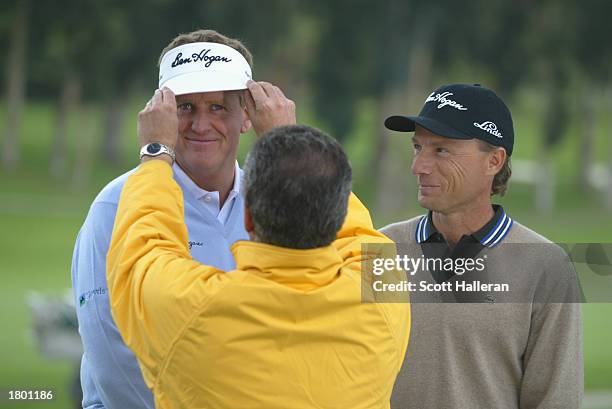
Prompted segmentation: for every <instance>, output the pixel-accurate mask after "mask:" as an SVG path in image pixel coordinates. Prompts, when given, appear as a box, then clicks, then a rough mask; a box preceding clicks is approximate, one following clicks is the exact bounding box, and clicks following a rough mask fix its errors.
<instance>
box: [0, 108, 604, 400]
mask: <svg viewBox="0 0 612 409" xmlns="http://www.w3.org/2000/svg"><path fill="white" fill-rule="evenodd" d="M527 99H528V98H527ZM142 100H143V101H144V98H143V99H142ZM140 103H141V102H140V100H135V101H132V102H131V103H130V105H129V106H130V108H129V112H128V113H127V114H126V122H125V124H124V134H125V136H124V138H123V139H122V147H123V150H124V154H123V158H124V160H123V161H122V162H121V164H120V165H116V166H111V165H108V164H106V163H104V162H102V161H100V160H99V159H96V160H95V163H93V164H92V167H91V175H90V177H89V182H88V183H87V184H86V185H85V186H81V187H77V186H75V185H73V184H72V182H71V180H72V175H71V169H72V166H73V164H74V161H75V155H76V153H75V152H76V144H77V142H79V139H78V138H81V137H89V138H92V140H91V141H89V142H88V143H90V144H91V146H92V148H95V147H96V146H97V145H99V144H98V143H94V141H95V140H99V138H100V135H99V134H100V129H102V126H101V123H100V119H101V115H100V114H99V111H98V110H97V109H96V107H90V108H88V109H89V110H90V111H89V114H88V116H87V118H86V119H80V122H77V121H76V120H75V119H74V118H72V119H71V121H70V125H69V131H70V137H69V138H68V152H69V158H68V159H69V161H68V172H67V174H66V176H65V177H64V178H60V179H58V180H56V179H53V178H51V177H50V176H49V174H48V173H49V172H48V168H49V155H48V152H49V151H50V149H51V146H52V143H51V135H52V131H51V129H52V126H53V123H54V117H53V115H54V111H53V109H52V107H51V106H50V105H49V104H44V103H40V104H33V105H31V106H28V108H27V109H26V110H25V112H24V125H23V139H22V141H21V146H22V166H21V167H20V169H19V171H18V172H17V173H14V174H6V173H2V171H0V226H1V227H2V232H3V234H2V235H0V254H1V261H2V263H0V276H1V277H2V278H3V285H2V287H1V288H0V316H1V317H2V324H3V331H2V335H0V351H1V352H0V353H1V354H2V355H1V356H2V360H1V361H0V362H1V365H0V390H3V389H6V388H15V387H18V388H27V389H32V388H52V389H54V390H55V393H56V399H55V400H54V402H50V403H40V402H39V403H35V404H28V403H17V404H14V405H12V406H10V405H9V404H8V403H6V402H5V401H3V400H2V399H3V398H2V397H0V407H2V408H12V407H15V408H67V407H69V403H68V392H67V390H68V384H69V382H70V376H72V374H73V373H74V367H73V364H71V363H67V362H50V361H47V360H45V359H43V358H42V357H41V356H40V354H39V352H38V351H37V349H36V346H35V345H34V344H33V342H32V340H31V339H30V336H29V330H30V325H31V322H30V315H29V312H28V310H27V307H26V304H25V296H26V294H27V292H28V291H29V290H37V291H42V292H46V293H59V292H63V291H64V290H65V289H67V288H69V286H70V261H71V256H72V247H73V243H74V239H75V237H76V234H77V231H78V229H79V227H80V225H81V223H82V221H83V219H84V218H85V215H86V212H87V209H88V206H89V204H90V202H91V201H92V200H93V198H94V197H95V194H96V193H97V192H98V191H99V190H100V189H101V188H102V186H104V185H105V184H106V183H107V182H108V181H109V180H111V179H112V178H114V177H115V176H117V175H119V174H120V173H122V172H123V171H125V170H127V169H129V168H131V167H132V166H134V165H135V164H136V163H137V158H136V153H135V152H136V151H137V150H136V148H135V146H136V143H135V121H134V118H135V115H136V112H137V111H138V109H139V105H140ZM533 106H537V101H535V102H534V101H531V100H527V101H526V102H525V105H524V106H522V107H521V108H520V109H517V110H516V113H515V121H516V123H517V124H519V125H517V144H519V143H520V145H518V146H520V148H517V150H516V155H517V156H516V157H522V158H531V159H535V158H537V156H536V153H535V152H536V149H537V146H538V142H537V141H538V140H537V124H538V122H537V120H538V117H537V116H538V111H537V110H532V109H531V108H533ZM0 108H3V107H2V105H1V104H0ZM2 111H3V110H0V112H2ZM376 112H377V110H376V109H375V104H374V103H373V102H372V101H366V102H364V104H363V106H362V108H361V109H360V114H359V115H358V125H357V126H356V127H355V131H354V132H353V134H352V135H351V136H350V138H349V140H348V141H347V142H346V143H345V146H346V148H347V151H348V152H349V156H350V158H351V162H352V164H353V168H354V175H355V182H354V184H355V190H356V191H357V192H358V193H359V194H360V196H361V197H362V199H363V200H364V201H365V202H366V203H371V202H372V201H373V194H374V189H373V185H374V183H375V181H373V180H372V179H371V170H370V168H369V167H370V159H371V154H372V152H373V150H374V147H375V144H374V142H375V139H374V137H373V135H374V130H375V129H376V120H377V119H376ZM299 118H300V119H301V122H306V123H312V121H311V119H312V118H311V117H310V114H309V112H308V111H307V110H304V112H303V113H301V114H300V115H299ZM3 120H4V118H0V129H3ZM606 120H607V121H608V122H609V119H608V118H605V120H604V121H602V123H601V124H600V126H599V127H598V131H597V148H598V149H597V157H598V160H600V161H601V160H603V159H604V158H605V156H602V152H609V143H610V140H609V138H606V137H605V133H604V130H605V128H606V127H608V126H609V124H608V122H606ZM83 123H85V124H86V125H87V126H88V127H89V128H91V129H90V131H89V134H88V133H87V132H84V130H83ZM577 127H578V125H577V124H572V134H571V135H569V137H568V138H567V139H566V140H565V141H564V142H563V143H562V144H560V145H559V146H557V147H555V148H554V150H553V152H552V157H553V160H554V161H555V164H556V167H557V168H558V169H560V171H561V175H562V176H563V177H561V178H560V179H559V180H560V182H562V183H560V187H559V189H558V191H557V202H556V208H555V211H554V212H553V213H552V214H549V215H538V214H536V213H535V212H534V211H533V210H532V208H533V206H532V203H533V193H534V192H533V188H532V187H529V186H525V185H514V184H512V185H511V187H510V193H509V195H508V196H507V197H506V198H504V199H503V200H501V202H502V203H503V204H504V206H505V208H506V209H507V210H508V211H509V213H510V214H511V215H512V216H513V217H514V218H515V219H517V220H519V221H520V222H521V223H523V224H525V225H527V226H529V227H531V228H533V229H534V230H536V231H538V232H540V233H542V234H544V235H546V236H547V237H549V238H550V239H552V240H554V241H558V242H612V214H611V213H610V212H609V211H605V210H603V209H602V207H601V200H600V198H599V197H598V196H597V195H596V194H593V193H591V194H582V193H580V194H579V193H576V192H575V191H574V188H573V185H572V183H571V181H572V180H573V174H574V173H575V169H576V167H575V159H572V158H575V153H576V149H577V146H578V143H579V142H578V141H577V139H576V138H575V131H576V129H577ZM83 135H89V136H83ZM519 136H520V139H519ZM253 139H254V136H253V134H252V133H250V134H247V135H245V136H244V137H243V140H242V142H241V148H240V154H239V157H240V158H244V155H245V153H246V151H247V149H248V146H249V145H250V143H251V142H252V141H253ZM403 142H405V143H409V142H408V140H405V141H403ZM399 143H402V141H400V142H399ZM405 160H406V164H408V163H409V161H410V158H409V157H406V158H405ZM396 177H397V182H396V183H404V182H406V181H408V180H409V178H411V177H412V176H410V174H409V167H408V168H406V170H405V173H404V174H400V175H396ZM421 212H422V209H419V208H418V206H415V205H413V204H412V205H409V206H407V207H406V208H405V209H403V210H401V211H399V212H397V214H380V213H376V212H374V214H373V216H374V219H375V222H376V224H377V225H378V226H381V225H383V224H385V223H387V222H389V221H393V220H400V219H404V218H407V217H410V216H413V215H416V214H418V213H421ZM583 319H584V358H585V381H586V387H587V389H591V390H595V389H612V351H610V349H609V347H608V346H609V344H610V342H611V341H612V304H590V305H584V306H583Z"/></svg>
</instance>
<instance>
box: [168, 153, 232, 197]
mask: <svg viewBox="0 0 612 409" xmlns="http://www.w3.org/2000/svg"><path fill="white" fill-rule="evenodd" d="M172 170H173V171H174V176H175V178H176V181H177V182H178V183H179V185H181V187H183V189H185V190H186V191H187V192H189V193H191V195H192V196H193V197H195V198H196V199H200V198H201V197H202V196H204V195H206V194H208V193H217V194H218V193H219V192H209V191H208V190H206V189H202V188H201V187H200V186H198V185H197V184H196V183H195V182H194V181H193V179H191V178H190V177H189V176H188V175H187V174H186V173H185V171H184V170H183V169H182V168H181V167H180V166H179V165H178V164H177V163H176V162H174V164H173V165H172ZM241 179H242V172H241V170H240V167H239V166H238V161H236V164H235V169H234V184H233V185H232V189H231V190H230V194H229V196H228V201H229V200H231V199H233V198H234V197H236V196H237V195H239V194H240V187H241V184H242V180H241Z"/></svg>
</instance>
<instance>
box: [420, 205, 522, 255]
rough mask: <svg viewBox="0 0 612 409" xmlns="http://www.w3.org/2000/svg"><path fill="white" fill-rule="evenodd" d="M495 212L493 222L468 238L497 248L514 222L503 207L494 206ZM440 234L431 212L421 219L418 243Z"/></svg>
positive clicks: (489, 222)
mask: <svg viewBox="0 0 612 409" xmlns="http://www.w3.org/2000/svg"><path fill="white" fill-rule="evenodd" d="M493 210H494V212H495V213H494V214H493V217H492V218H491V220H489V221H488V222H487V224H485V225H484V226H483V227H482V228H481V229H480V230H478V231H477V232H474V233H472V234H471V235H469V236H468V237H470V238H472V239H473V241H474V242H478V243H480V244H482V245H483V246H486V247H495V246H497V245H498V244H499V243H501V241H502V240H503V239H504V237H506V235H507V234H508V232H509V231H510V228H511V227H512V223H513V220H512V219H511V218H510V217H508V215H507V214H506V212H505V211H504V208H503V207H502V206H501V205H495V204H494V205H493ZM439 234H440V232H439V231H438V230H437V229H436V226H434V224H433V219H432V213H431V211H429V212H428V213H427V215H425V216H423V217H421V219H420V220H419V222H418V224H417V228H416V233H415V239H416V242H417V243H419V244H421V243H425V242H427V241H428V240H429V239H430V238H432V237H433V236H435V235H439Z"/></svg>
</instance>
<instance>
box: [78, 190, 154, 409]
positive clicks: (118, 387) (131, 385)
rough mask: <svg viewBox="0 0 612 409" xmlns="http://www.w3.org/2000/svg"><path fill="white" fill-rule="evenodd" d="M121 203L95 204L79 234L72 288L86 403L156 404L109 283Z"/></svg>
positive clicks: (94, 405)
mask: <svg viewBox="0 0 612 409" xmlns="http://www.w3.org/2000/svg"><path fill="white" fill-rule="evenodd" d="M116 210H117V207H116V205H115V204H113V203H107V202H98V203H94V204H93V205H92V207H91V209H90V211H89V214H88V215H87V218H86V219H85V223H84V224H83V226H82V228H81V230H80V232H79V235H78V236H77V239H76V243H75V248H74V253H73V258H72V289H73V295H74V300H75V306H76V313H77V318H78V322H79V334H80V335H81V340H82V343H83V357H82V360H81V388H82V391H83V402H82V404H83V407H84V408H91V409H93V408H97V409H99V408H109V409H110V408H120V407H135V408H136V407H140V408H153V394H152V393H151V391H150V390H149V388H148V387H147V386H146V385H145V382H144V379H143V377H142V373H141V371H140V367H139V365H138V361H137V360H136V357H135V356H134V354H133V352H132V351H131V350H130V349H129V348H128V347H127V346H126V345H125V343H124V342H123V340H122V339H121V335H120V334H119V330H118V329H117V326H116V325H115V322H114V321H113V319H112V316H111V312H110V304H109V300H108V289H107V284H106V253H107V251H108V245H109V242H110V238H111V232H112V228H113V223H114V220H115V213H116Z"/></svg>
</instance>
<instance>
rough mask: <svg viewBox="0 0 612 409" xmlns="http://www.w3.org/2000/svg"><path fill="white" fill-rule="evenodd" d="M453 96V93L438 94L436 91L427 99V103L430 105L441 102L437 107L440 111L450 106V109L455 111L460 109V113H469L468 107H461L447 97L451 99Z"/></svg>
mask: <svg viewBox="0 0 612 409" xmlns="http://www.w3.org/2000/svg"><path fill="white" fill-rule="evenodd" d="M434 95H435V96H434ZM451 95H453V93H452V92H443V93H441V94H436V93H435V91H434V92H432V93H431V94H430V95H429V96H428V97H427V99H426V100H425V103H428V102H439V103H440V104H438V106H437V108H438V109H441V108H444V107H445V106H450V107H453V108H455V109H458V110H459V111H467V110H468V109H467V108H466V107H464V106H463V105H461V104H460V103H458V102H457V101H453V100H452V99H448V98H447V97H450V96H451Z"/></svg>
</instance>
